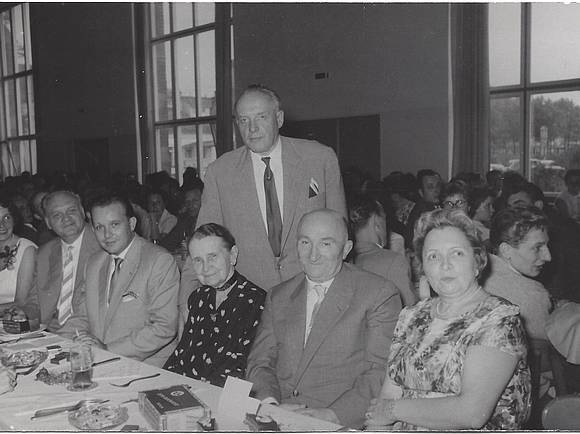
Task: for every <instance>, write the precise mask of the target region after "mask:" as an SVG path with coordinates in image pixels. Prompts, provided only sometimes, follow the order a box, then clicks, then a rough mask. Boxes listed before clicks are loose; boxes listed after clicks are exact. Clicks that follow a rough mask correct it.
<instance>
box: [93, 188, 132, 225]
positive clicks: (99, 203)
mask: <svg viewBox="0 0 580 434" xmlns="http://www.w3.org/2000/svg"><path fill="white" fill-rule="evenodd" d="M114 203H118V204H120V205H121V206H122V207H123V208H124V209H125V215H126V216H127V218H128V219H130V218H131V217H135V211H134V210H133V206H132V205H131V202H130V201H129V199H128V198H127V197H126V196H123V195H121V194H117V193H104V194H102V195H100V196H97V197H95V199H94V200H93V201H92V202H91V204H90V207H91V214H93V211H94V209H95V208H97V207H98V208H102V207H105V206H108V205H112V204H114Z"/></svg>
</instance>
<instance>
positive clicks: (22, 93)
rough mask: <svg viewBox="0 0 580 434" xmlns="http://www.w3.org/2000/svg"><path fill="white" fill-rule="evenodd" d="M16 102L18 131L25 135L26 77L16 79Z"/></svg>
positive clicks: (26, 119)
mask: <svg viewBox="0 0 580 434" xmlns="http://www.w3.org/2000/svg"><path fill="white" fill-rule="evenodd" d="M16 83H17V84H16V103H17V104H18V133H19V135H27V134H29V132H30V128H29V127H28V90H27V89H26V87H27V86H26V77H20V78H17V79H16Z"/></svg>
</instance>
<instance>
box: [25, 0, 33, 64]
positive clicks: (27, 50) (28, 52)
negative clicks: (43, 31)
mask: <svg viewBox="0 0 580 434" xmlns="http://www.w3.org/2000/svg"><path fill="white" fill-rule="evenodd" d="M23 6H24V51H25V54H26V69H32V49H31V48H30V12H29V7H28V3H24V4H23Z"/></svg>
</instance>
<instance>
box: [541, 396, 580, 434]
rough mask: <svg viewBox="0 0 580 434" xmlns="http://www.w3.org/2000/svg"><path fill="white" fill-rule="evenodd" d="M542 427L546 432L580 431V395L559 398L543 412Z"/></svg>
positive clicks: (551, 402)
mask: <svg viewBox="0 0 580 434" xmlns="http://www.w3.org/2000/svg"><path fill="white" fill-rule="evenodd" d="M542 426H543V427H544V429H546V430H572V431H578V430H579V429H580V395H564V396H558V397H556V398H554V399H553V400H552V401H550V402H549V403H548V404H547V405H546V407H545V408H544V410H543V411H542Z"/></svg>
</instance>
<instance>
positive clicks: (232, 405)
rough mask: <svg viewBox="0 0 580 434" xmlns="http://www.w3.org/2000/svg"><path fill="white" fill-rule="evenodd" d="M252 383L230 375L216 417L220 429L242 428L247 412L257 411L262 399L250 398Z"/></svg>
mask: <svg viewBox="0 0 580 434" xmlns="http://www.w3.org/2000/svg"><path fill="white" fill-rule="evenodd" d="M251 390H252V383H250V382H249V381H244V380H240V379H239V378H234V377H228V378H227V379H226V384H225V386H224V388H223V390H222V393H221V395H220V399H219V404H218V410H217V415H216V419H217V422H218V426H219V429H220V430H231V429H233V430H235V429H240V427H241V424H242V422H243V420H244V418H245V417H246V413H255V412H256V410H257V409H258V405H259V404H260V401H259V400H257V399H254V398H250V397H249V395H250V391H251Z"/></svg>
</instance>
